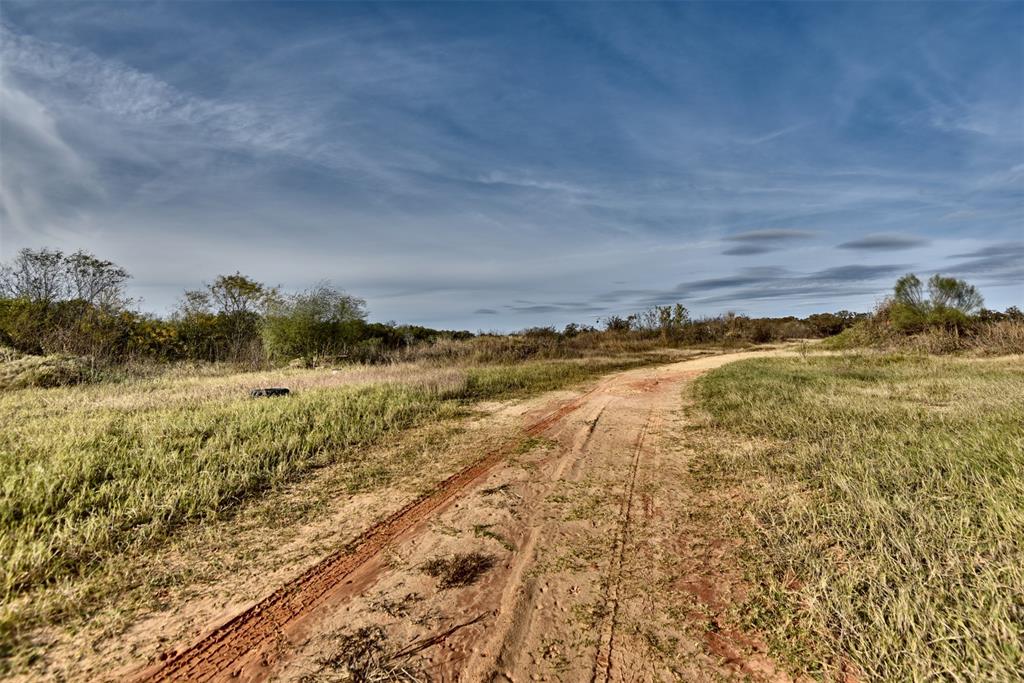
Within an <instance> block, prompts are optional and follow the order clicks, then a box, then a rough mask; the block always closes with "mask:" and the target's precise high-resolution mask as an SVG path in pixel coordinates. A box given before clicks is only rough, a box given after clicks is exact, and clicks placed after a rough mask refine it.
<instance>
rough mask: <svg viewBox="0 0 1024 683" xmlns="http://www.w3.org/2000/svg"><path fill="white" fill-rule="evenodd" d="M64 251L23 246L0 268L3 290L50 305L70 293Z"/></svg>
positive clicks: (1, 288)
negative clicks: (24, 247) (11, 260)
mask: <svg viewBox="0 0 1024 683" xmlns="http://www.w3.org/2000/svg"><path fill="white" fill-rule="evenodd" d="M68 290H69V287H68V274H67V268H66V263H65V259H64V253H63V252H61V251H59V250H56V249H38V250H32V249H22V250H21V251H19V252H18V255H17V256H16V257H15V259H14V261H13V262H12V263H10V264H5V265H4V266H3V268H2V269H0V293H2V294H3V296H4V297H7V298H10V299H26V300H28V301H31V302H33V303H40V304H43V305H44V306H47V305H49V304H51V303H53V302H55V301H60V300H62V299H64V298H66V297H67V294H68Z"/></svg>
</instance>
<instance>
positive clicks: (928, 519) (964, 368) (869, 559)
mask: <svg viewBox="0 0 1024 683" xmlns="http://www.w3.org/2000/svg"><path fill="white" fill-rule="evenodd" d="M698 392H699V396H700V398H701V401H702V404H703V407H704V408H705V409H706V410H707V411H708V412H709V413H710V415H711V416H712V418H713V420H714V423H715V424H716V425H717V428H718V429H726V430H729V431H731V432H733V433H737V434H740V435H746V436H748V437H754V438H753V440H752V443H753V444H755V446H756V447H751V448H746V449H738V448H730V447H725V448H723V449H721V450H712V449H707V450H705V451H704V452H703V453H702V454H701V456H700V457H699V458H698V465H697V469H698V471H699V473H700V474H702V475H703V480H704V482H705V485H706V486H707V487H708V489H709V490H717V489H720V488H723V487H724V488H728V487H729V486H735V485H738V486H740V487H742V488H743V490H745V491H746V495H747V497H748V499H749V500H752V501H753V502H752V503H750V504H749V505H747V506H746V507H745V508H744V510H741V511H734V510H731V509H729V508H728V507H726V508H724V509H723V510H722V511H721V514H722V515H723V516H725V517H730V518H731V519H733V520H734V521H735V523H737V525H739V526H740V527H741V528H744V529H746V532H747V533H748V534H749V542H750V546H749V547H750V553H749V556H748V558H747V561H748V567H749V569H750V571H751V573H752V575H753V576H754V577H756V578H757V580H758V583H759V590H758V591H757V592H756V593H755V595H754V597H753V599H752V602H751V604H750V605H748V614H749V615H751V620H752V621H753V622H754V626H755V627H757V628H758V629H761V630H763V631H765V632H767V633H768V635H770V636H771V637H772V638H773V641H774V643H775V645H776V647H779V648H782V649H783V650H784V651H788V652H789V653H791V655H792V660H793V662H794V663H795V665H796V666H798V667H800V668H804V669H805V670H810V671H812V672H814V671H818V672H825V673H826V674H827V675H829V676H838V675H839V671H840V667H841V665H842V664H843V663H844V662H848V663H852V665H853V668H854V670H855V671H858V672H859V674H860V677H861V678H862V679H863V680H886V681H888V680H905V681H924V680H957V681H980V680H988V681H996V680H999V681H1009V680H1019V678H1020V674H1021V672H1022V671H1024V602H1022V601H1021V599H1020V596H1022V595H1024V541H1022V539H1024V362H1022V359H1021V358H1020V357H1017V358H1013V359H957V358H950V357H945V358H928V357H923V356H893V355H875V356H845V357H826V358H822V357H817V358H810V359H802V360H758V361H746V362H741V363H735V364H732V365H729V366H726V367H724V368H722V369H720V370H717V371H715V372H714V373H711V374H710V375H708V376H706V377H705V378H703V379H702V380H701V381H700V382H699V385H698ZM723 443H728V439H726V440H723Z"/></svg>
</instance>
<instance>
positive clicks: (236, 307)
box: [208, 271, 277, 316]
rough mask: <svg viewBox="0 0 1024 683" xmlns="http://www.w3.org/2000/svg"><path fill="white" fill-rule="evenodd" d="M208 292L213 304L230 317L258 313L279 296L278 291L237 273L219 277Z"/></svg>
mask: <svg viewBox="0 0 1024 683" xmlns="http://www.w3.org/2000/svg"><path fill="white" fill-rule="evenodd" d="M208 290H209V295H210V299H211V300H212V301H213V303H215V304H216V305H217V307H218V309H219V310H220V312H221V313H223V314H225V315H228V316H233V315H238V314H246V313H258V312H260V311H261V310H262V309H263V307H264V306H265V305H266V304H267V303H269V301H270V300H272V299H273V297H274V296H275V295H276V294H277V290H276V289H271V288H267V287H266V286H265V285H263V284H262V283H259V282H256V281H255V280H252V279H250V278H248V277H246V276H245V275H242V274H241V273H239V272H237V271H236V272H235V274H234V275H220V276H218V277H217V279H216V280H214V281H213V284H212V285H209V286H208Z"/></svg>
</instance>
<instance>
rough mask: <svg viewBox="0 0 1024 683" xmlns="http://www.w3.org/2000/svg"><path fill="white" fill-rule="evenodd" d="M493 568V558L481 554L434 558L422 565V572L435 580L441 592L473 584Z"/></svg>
mask: <svg viewBox="0 0 1024 683" xmlns="http://www.w3.org/2000/svg"><path fill="white" fill-rule="evenodd" d="M493 566H494V558H493V557H491V556H490V555H484V554H483V553H466V554H463V555H452V556H450V557H435V558H434V559H432V560H428V561H427V562H424V563H423V572H424V573H425V574H427V576H431V577H433V578H435V579H437V580H438V581H437V586H438V588H440V589H441V590H445V589H448V588H458V587H461V586H468V585H470V584H472V583H475V582H476V580H477V579H479V578H480V576H481V575H483V574H484V573H486V572H488V571H489V570H490V569H491V567H493Z"/></svg>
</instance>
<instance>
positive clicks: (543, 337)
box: [0, 249, 1024, 367]
mask: <svg viewBox="0 0 1024 683" xmlns="http://www.w3.org/2000/svg"><path fill="white" fill-rule="evenodd" d="M129 277H130V276H129V274H128V272H127V271H126V270H125V269H124V268H121V267H120V266H118V265H117V264H115V263H112V262H110V261H107V260H103V259H100V258H98V257H96V256H94V255H92V254H89V253H86V252H84V251H77V252H75V253H73V254H65V253H63V252H60V251H56V250H51V249H40V250H31V249H23V250H22V251H21V252H19V253H18V254H17V255H16V257H15V258H14V259H13V260H12V261H11V262H10V263H7V264H4V265H2V266H0V346H3V347H7V348H9V349H13V350H15V351H17V352H20V353H25V354H32V355H51V354H66V355H69V356H77V357H87V358H89V359H92V361H93V362H94V363H100V364H104V363H105V364H108V365H115V364H124V363H129V362H132V361H135V360H142V361H157V362H161V361H180V360H190V361H206V362H229V363H235V364H238V365H243V366H246V367H265V366H267V365H281V364H284V363H299V364H303V365H307V364H317V363H331V362H337V361H341V360H347V361H351V362H366V363H376V362H390V361H398V360H427V361H439V362H448V361H456V360H461V361H468V362H473V361H479V362H512V361H516V360H522V359H526V358H536V357H542V358H543V357H552V358H555V357H562V358H564V357H581V356H585V355H593V354H600V353H606V352H616V351H622V350H627V351H634V352H639V351H644V350H650V349H653V348H656V347H658V346H699V345H745V344H759V343H765V342H774V341H782V340H786V339H806V338H822V337H832V336H835V335H839V334H840V333H844V334H845V338H846V339H854V338H856V339H857V340H858V341H857V343H858V344H861V345H864V344H867V343H868V342H870V341H872V340H877V339H881V338H887V339H889V338H892V337H893V335H896V336H906V335H915V334H920V333H922V332H925V331H928V330H937V329H938V330H942V331H943V333H944V334H952V335H956V336H957V338H968V337H970V336H971V335H976V336H977V335H979V334H980V333H981V332H986V333H987V332H989V331H991V330H992V329H994V328H993V327H992V326H993V325H994V324H997V323H999V322H1000V321H1004V322H1006V321H1010V322H1009V323H1007V324H1011V323H1012V324H1016V325H1018V326H1019V324H1020V323H1021V322H1022V321H1024V315H1022V314H1021V312H1020V311H1019V310H1017V309H1016V308H1011V309H1009V310H1007V311H1006V312H1004V313H1001V312H998V311H991V310H988V309H985V308H984V307H983V300H982V298H981V295H980V294H979V293H978V291H977V290H976V289H975V288H974V287H973V286H971V285H969V284H967V283H965V282H963V281H961V280H956V279H954V278H944V277H941V276H938V275H937V276H934V277H932V278H931V279H930V280H929V281H928V283H927V284H925V283H922V282H921V281H920V280H919V279H918V278H917V277H916V276H914V275H907V276H905V277H903V278H901V279H900V280H899V281H898V282H897V284H896V287H895V289H894V291H893V295H892V296H891V297H889V298H888V299H887V300H886V301H885V303H884V304H883V305H882V306H881V307H880V308H879V309H878V310H877V311H876V312H875V314H874V315H870V314H866V313H853V312H850V311H845V310H844V311H838V312H835V313H817V314H814V315H810V316H808V317H806V318H797V317H794V316H786V317H778V318H753V317H748V316H744V315H736V314H734V313H727V314H725V315H721V316H715V317H702V318H694V317H692V316H691V315H690V312H689V311H688V310H687V308H686V307H685V306H683V305H682V304H675V305H672V306H655V307H653V308H651V309H649V310H647V311H644V312H642V313H637V314H634V315H628V316H617V315H613V316H609V317H607V318H605V319H602V320H599V321H598V322H597V324H596V325H580V324H575V323H573V324H570V325H567V326H565V327H564V328H563V329H561V330H557V329H555V328H553V327H537V328H530V329H527V330H523V331H521V332H519V333H516V334H512V335H497V334H478V335H474V334H472V333H470V332H465V331H454V330H435V329H430V328H426V327H420V326H416V325H398V324H395V323H373V322H368V321H367V319H366V318H367V313H366V303H365V302H364V301H363V300H362V299H359V298H357V297H354V296H351V295H349V294H347V293H345V292H344V291H342V290H340V289H337V288H335V287H333V286H331V285H330V284H327V283H323V284H319V285H317V286H315V287H312V288H310V289H307V290H304V291H301V292H290V293H289V292H283V291H281V290H280V289H279V288H277V287H271V286H267V285H265V284H263V283H260V282H258V281H256V280H253V279H251V278H249V277H247V276H245V275H242V274H241V273H235V274H233V275H222V276H220V277H217V278H216V279H215V280H214V281H213V282H212V283H208V284H206V285H204V286H203V287H201V288H199V289H195V290H188V291H185V292H184V293H183V294H182V297H181V300H180V302H179V303H178V305H177V307H176V308H175V310H174V311H173V312H172V313H171V314H170V315H169V316H167V317H164V318H161V317H157V316H153V315H147V314H144V313H140V312H139V311H137V310H135V308H134V302H132V301H131V300H130V299H129V298H128V297H127V296H126V294H125V284H126V283H127V281H128V279H129ZM1013 321H1016V322H1013ZM1015 329H1017V328H1015ZM1015 334H1016V332H1015Z"/></svg>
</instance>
